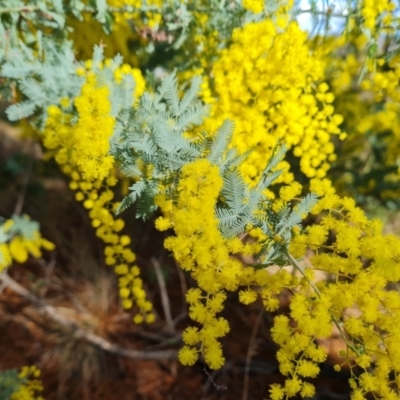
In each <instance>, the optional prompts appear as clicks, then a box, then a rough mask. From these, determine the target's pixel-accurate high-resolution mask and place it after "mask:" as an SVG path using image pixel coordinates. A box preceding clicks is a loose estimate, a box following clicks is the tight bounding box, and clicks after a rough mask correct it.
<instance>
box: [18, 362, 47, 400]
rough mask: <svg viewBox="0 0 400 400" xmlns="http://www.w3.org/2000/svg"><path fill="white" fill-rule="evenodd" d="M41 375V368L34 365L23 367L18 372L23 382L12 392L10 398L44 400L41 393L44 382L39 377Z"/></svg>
mask: <svg viewBox="0 0 400 400" xmlns="http://www.w3.org/2000/svg"><path fill="white" fill-rule="evenodd" d="M39 377H40V369H38V368H37V367H35V366H34V365H32V366H29V367H28V366H25V367H22V368H21V371H20V373H19V374H18V379H19V380H20V381H21V383H22V384H21V385H19V387H18V390H17V391H14V392H13V393H12V394H11V397H10V400H44V398H43V397H42V396H40V395H39V393H41V392H42V391H43V384H42V382H41V381H40V380H39V379H38V378H39Z"/></svg>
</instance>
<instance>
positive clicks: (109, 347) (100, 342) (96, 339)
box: [0, 271, 177, 360]
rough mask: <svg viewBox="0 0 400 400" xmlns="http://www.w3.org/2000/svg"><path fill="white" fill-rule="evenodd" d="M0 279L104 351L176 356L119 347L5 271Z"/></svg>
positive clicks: (134, 355)
mask: <svg viewBox="0 0 400 400" xmlns="http://www.w3.org/2000/svg"><path fill="white" fill-rule="evenodd" d="M0 280H1V281H2V282H3V284H4V285H6V286H7V287H9V288H10V289H12V290H13V291H14V292H16V293H18V294H19V295H20V296H22V297H24V298H25V299H27V300H29V301H30V302H31V303H32V304H34V305H35V306H36V307H37V308H38V310H39V311H40V312H42V313H44V314H47V315H48V316H49V317H50V318H51V319H52V320H53V321H56V322H57V323H59V324H60V325H62V326H63V327H65V328H69V329H71V330H73V331H74V332H73V333H74V337H75V338H79V339H84V340H86V341H87V342H89V343H90V344H92V345H94V346H97V347H99V348H101V349H102V350H104V351H107V352H109V353H112V354H115V355H118V356H122V357H128V358H134V359H142V360H160V359H172V358H175V357H176V356H177V351H176V350H160V351H152V352H149V351H143V350H132V349H127V348H124V347H120V346H118V345H116V344H113V343H111V342H109V341H108V340H106V339H104V338H102V337H101V336H99V335H96V334H95V333H91V332H88V331H86V330H84V329H82V328H80V327H79V326H78V325H77V324H76V322H74V321H71V320H70V319H68V318H66V317H64V316H62V315H60V314H59V313H58V312H57V310H56V309H55V308H54V307H52V306H50V305H49V304H47V303H46V302H45V301H44V300H42V299H39V298H38V297H36V296H35V295H34V294H32V293H31V292H30V291H29V290H27V289H26V288H24V287H23V286H21V285H20V284H19V283H18V282H16V281H15V280H14V279H12V278H11V277H10V276H9V275H8V274H7V272H6V271H4V272H3V273H2V274H0Z"/></svg>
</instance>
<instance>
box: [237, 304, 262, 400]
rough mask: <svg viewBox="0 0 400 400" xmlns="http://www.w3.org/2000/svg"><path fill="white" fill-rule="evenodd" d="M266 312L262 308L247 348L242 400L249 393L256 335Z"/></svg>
mask: <svg viewBox="0 0 400 400" xmlns="http://www.w3.org/2000/svg"><path fill="white" fill-rule="evenodd" d="M263 314H264V309H261V311H260V313H259V314H258V317H257V320H256V323H255V324H254V328H253V331H252V332H251V337H250V342H249V347H248V349H247V356H246V367H245V371H244V383H243V395H242V400H247V399H248V395H249V373H250V363H251V358H252V356H253V352H254V347H255V343H256V336H257V333H258V329H259V327H260V323H261V321H262V316H263Z"/></svg>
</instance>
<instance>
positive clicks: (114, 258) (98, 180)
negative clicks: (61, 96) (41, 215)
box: [43, 61, 155, 323]
mask: <svg viewBox="0 0 400 400" xmlns="http://www.w3.org/2000/svg"><path fill="white" fill-rule="evenodd" d="M110 65H111V64H110V62H109V61H106V62H105V64H104V65H103V64H100V65H96V66H92V63H91V62H87V63H86V64H85V66H86V69H85V68H83V67H79V68H78V70H77V73H78V74H80V75H85V76H86V83H85V84H84V85H83V87H82V90H81V94H80V95H79V96H78V97H77V98H76V99H75V100H74V105H75V107H76V113H77V121H76V122H75V123H73V122H74V114H73V113H69V112H67V111H66V110H62V109H61V108H59V107H57V106H50V107H49V110H48V118H47V120H46V127H45V129H44V132H43V134H44V139H43V142H44V145H45V147H46V148H47V149H49V150H52V151H53V152H54V153H55V159H56V161H57V162H58V163H59V164H60V166H61V169H62V171H63V172H64V173H65V174H66V175H68V176H69V177H70V178H71V181H70V184H69V187H70V189H71V190H73V191H75V192H76V193H75V198H76V200H77V201H81V202H82V203H83V206H84V207H85V208H86V209H87V210H88V214H89V217H90V219H91V222H92V226H93V228H95V229H96V235H97V237H99V238H100V239H101V240H102V241H103V242H104V244H105V245H106V246H105V249H104V255H105V263H106V264H107V265H109V266H112V267H114V270H115V272H116V274H117V275H118V276H119V287H120V291H119V292H120V297H121V299H122V306H123V308H125V309H130V308H132V307H133V306H134V305H135V306H137V307H139V310H140V312H139V313H138V314H137V315H135V317H134V322H135V323H141V322H143V321H146V322H153V321H154V318H155V317H154V314H153V312H152V308H153V307H152V304H151V303H150V302H149V301H148V300H147V298H146V292H145V290H144V289H143V281H142V280H141V278H140V277H139V275H140V273H139V268H138V267H137V266H136V265H135V264H134V262H135V260H136V256H135V254H134V253H133V252H132V250H131V249H130V243H131V240H130V238H129V236H127V235H123V234H121V231H122V229H123V228H124V225H125V224H124V221H123V220H122V219H120V218H116V217H115V211H116V209H117V207H118V203H117V202H114V201H113V198H114V193H113V191H112V190H111V189H110V188H112V187H113V186H115V185H116V184H117V182H118V179H117V171H116V169H115V168H113V163H114V159H113V157H112V156H111V155H110V154H109V149H110V139H111V136H112V135H113V133H114V123H115V118H114V117H113V116H112V115H111V105H110V100H109V89H108V87H107V86H101V85H99V84H98V83H97V81H96V74H95V72H94V71H92V70H91V69H92V68H99V69H100V70H101V69H102V68H107V67H110ZM126 74H132V76H133V77H134V79H135V82H136V83H137V84H136V87H135V98H136V96H140V94H141V93H142V92H143V90H144V81H143V77H142V76H141V75H140V72H139V71H138V70H137V69H132V68H131V67H130V66H128V65H127V64H124V65H122V66H121V67H118V68H116V69H115V70H114V80H115V83H116V85H118V84H121V82H122V77H123V75H126ZM135 98H133V99H132V104H134V101H135ZM62 106H63V108H64V109H67V107H69V101H68V99H65V102H64V103H62Z"/></svg>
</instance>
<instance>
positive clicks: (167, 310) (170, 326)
mask: <svg viewBox="0 0 400 400" xmlns="http://www.w3.org/2000/svg"><path fill="white" fill-rule="evenodd" d="M151 263H152V264H153V267H154V270H155V272H156V277H157V282H158V286H159V287H160V295H161V303H162V307H163V311H164V316H165V320H166V322H167V330H168V331H169V332H174V330H175V329H174V321H173V320H172V315H171V306H170V303H169V297H168V292H167V288H166V286H165V281H164V276H163V274H162V271H161V266H160V263H159V262H158V260H157V259H156V258H154V257H151Z"/></svg>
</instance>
